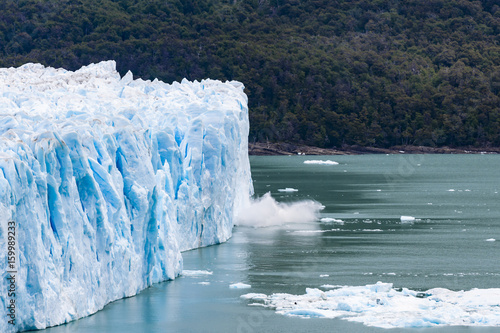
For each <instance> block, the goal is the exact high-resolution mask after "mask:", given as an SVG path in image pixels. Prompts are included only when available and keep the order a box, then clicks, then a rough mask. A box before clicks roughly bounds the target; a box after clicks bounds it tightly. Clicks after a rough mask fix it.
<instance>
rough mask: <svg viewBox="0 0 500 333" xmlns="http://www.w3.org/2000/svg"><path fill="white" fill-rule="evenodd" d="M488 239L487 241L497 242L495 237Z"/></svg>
mask: <svg viewBox="0 0 500 333" xmlns="http://www.w3.org/2000/svg"><path fill="white" fill-rule="evenodd" d="M486 241H487V242H495V241H496V239H495V238H488V239H487V240H486Z"/></svg>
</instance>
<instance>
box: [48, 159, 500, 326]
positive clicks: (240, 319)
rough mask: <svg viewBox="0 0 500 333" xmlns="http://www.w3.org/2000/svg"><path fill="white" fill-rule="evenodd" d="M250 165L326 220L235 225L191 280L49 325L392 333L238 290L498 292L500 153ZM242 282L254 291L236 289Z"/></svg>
mask: <svg viewBox="0 0 500 333" xmlns="http://www.w3.org/2000/svg"><path fill="white" fill-rule="evenodd" d="M306 160H323V161H327V160H330V161H336V162H338V165H326V164H325V165H321V164H305V163H304V161H306ZM250 162H251V166H252V178H253V180H254V189H255V193H256V195H257V196H262V195H264V194H265V193H266V192H271V194H272V196H273V197H274V198H275V199H276V200H278V201H280V202H288V203H290V202H295V201H298V200H304V199H310V200H315V201H318V202H320V203H321V204H322V205H324V206H325V208H324V209H323V210H322V211H321V214H320V218H321V219H320V220H318V221H314V222H308V223H294V224H284V225H280V226H270V227H266V228H248V227H235V229H234V234H233V237H232V238H231V239H230V240H229V241H228V242H226V243H224V244H220V245H216V246H211V247H207V248H202V249H197V250H192V251H188V252H185V253H183V258H184V269H185V270H189V271H191V274H190V275H184V276H181V277H178V278H177V279H176V280H174V281H167V282H164V283H160V284H157V285H154V286H152V287H151V288H148V289H146V290H144V291H143V292H141V293H140V294H139V295H137V296H135V297H131V298H128V299H123V300H118V301H116V302H113V303H111V304H109V305H108V306H106V307H105V308H104V309H103V310H102V311H99V312H98V313H96V314H94V315H92V316H90V317H88V318H84V319H81V320H78V321H75V322H71V323H69V324H66V325H63V326H58V327H54V328H50V329H47V330H44V332H47V333H62V332H72V333H73V332H89V333H90V332H92V333H94V332H117V333H118V332H120V333H123V332H388V331H387V330H386V329H383V328H377V327H371V326H367V325H364V324H362V323H356V322H350V321H347V320H344V319H339V318H335V319H325V318H299V317H289V316H284V315H280V314H277V313H276V312H275V311H274V310H273V309H269V308H264V307H262V306H258V305H257V306H255V305H254V306H251V305H249V304H252V303H254V301H252V300H248V299H244V298H241V297H240V296H241V295H244V294H247V293H263V294H267V295H270V294H273V293H289V294H294V295H303V294H304V293H305V290H306V288H319V289H323V290H326V289H325V287H322V286H325V285H334V286H365V285H370V284H376V283H377V282H378V281H381V282H385V283H392V284H393V285H394V287H395V288H409V289H411V290H416V291H426V290H428V289H431V288H438V287H439V288H447V289H450V290H452V291H460V290H465V291H467V290H471V289H473V288H478V289H486V288H500V156H499V155H487V154H485V155H405V154H400V155H361V156H314V157H312V156H293V157H287V156H284V157H254V156H252V157H251V158H250ZM286 188H288V189H289V190H288V191H279V190H280V189H281V190H283V189H286ZM291 189H294V190H297V191H292V190H291ZM402 216H407V217H408V218H403V219H402V218H401V217H402ZM412 218H415V219H414V220H413V219H412ZM408 219H409V220H408ZM196 271H201V272H196ZM209 272H211V273H212V274H208V273H209ZM238 282H241V283H245V284H248V285H251V287H250V288H247V289H237V288H236V289H235V288H230V285H231V284H234V283H238ZM377 301H378V300H377ZM498 311H499V312H500V307H499V308H498ZM499 330H500V328H499V327H472V328H471V327H463V326H458V327H438V328H419V329H401V328H397V329H393V330H389V332H395V331H396V332H426V333H427V332H498V331H499Z"/></svg>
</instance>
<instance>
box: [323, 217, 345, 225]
mask: <svg viewBox="0 0 500 333" xmlns="http://www.w3.org/2000/svg"><path fill="white" fill-rule="evenodd" d="M320 221H321V222H323V223H338V224H344V221H342V220H338V219H334V218H331V217H323V218H321V219H320Z"/></svg>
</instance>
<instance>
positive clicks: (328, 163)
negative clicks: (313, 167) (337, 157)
mask: <svg viewBox="0 0 500 333" xmlns="http://www.w3.org/2000/svg"><path fill="white" fill-rule="evenodd" d="M304 164H319V165H338V164H339V163H338V162H335V161H330V160H326V161H321V160H307V161H304Z"/></svg>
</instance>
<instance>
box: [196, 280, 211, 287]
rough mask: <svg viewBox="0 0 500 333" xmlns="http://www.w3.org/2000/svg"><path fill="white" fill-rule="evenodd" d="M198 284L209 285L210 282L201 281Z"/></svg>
mask: <svg viewBox="0 0 500 333" xmlns="http://www.w3.org/2000/svg"><path fill="white" fill-rule="evenodd" d="M198 284H201V285H202V286H208V285H210V282H208V281H203V282H198Z"/></svg>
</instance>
